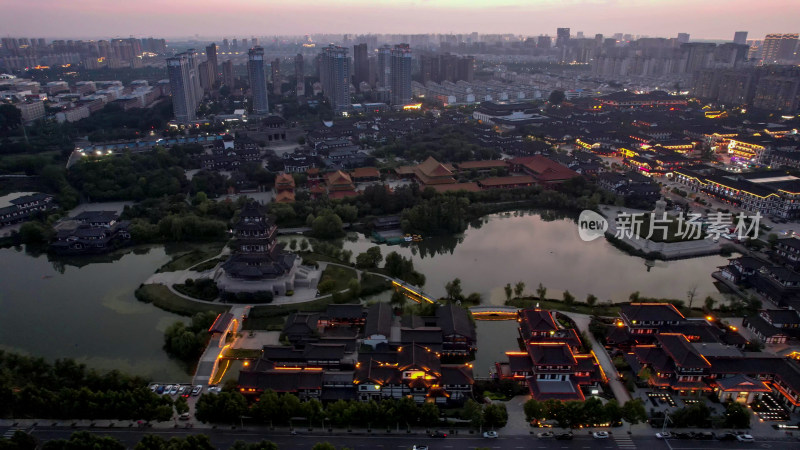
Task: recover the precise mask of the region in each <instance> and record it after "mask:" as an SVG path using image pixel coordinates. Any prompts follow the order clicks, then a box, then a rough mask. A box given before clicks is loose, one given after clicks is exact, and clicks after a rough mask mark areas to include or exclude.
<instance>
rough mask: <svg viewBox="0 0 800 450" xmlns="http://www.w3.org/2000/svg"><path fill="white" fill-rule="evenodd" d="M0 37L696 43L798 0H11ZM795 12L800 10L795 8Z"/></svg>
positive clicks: (785, 25)
mask: <svg viewBox="0 0 800 450" xmlns="http://www.w3.org/2000/svg"><path fill="white" fill-rule="evenodd" d="M3 12H4V14H3V15H2V17H0V29H1V30H2V33H3V36H23V37H45V38H74V39H90V38H106V37H127V36H130V35H133V36H137V37H143V36H156V37H164V38H181V37H195V36H199V37H211V38H216V37H220V36H241V37H248V36H277V35H283V36H287V35H294V36H299V35H304V34H317V33H332V34H340V33H347V34H364V33H382V34H392V33H396V34H418V33H470V32H478V33H481V34H493V33H498V34H499V33H512V34H517V35H528V36H533V35H539V34H549V35H551V36H552V35H554V34H555V30H556V27H567V28H570V29H571V31H572V34H573V35H575V34H576V33H577V32H579V31H583V32H584V34H585V35H586V37H592V36H594V35H595V33H602V34H604V35H611V34H613V33H626V34H633V35H647V36H651V37H674V36H676V35H677V33H689V34H690V35H691V38H692V39H693V40H696V39H712V40H723V39H724V40H731V39H732V38H733V33H734V32H735V31H748V32H749V38H750V39H763V37H764V35H766V34H767V33H789V32H797V31H798V29H799V28H800V26H798V25H797V20H796V16H797V14H796V13H798V12H800V3H798V1H797V0H770V1H769V2H753V1H750V0H706V1H705V2H696V1H694V0H496V1H489V0H462V1H459V0H405V1H392V0H335V1H331V0H296V1H292V2H291V3H285V2H283V1H279V2H275V1H272V0H228V1H227V2H224V3H221V2H212V1H211V0H171V1H168V2H163V1H154V0H139V1H137V2H125V3H122V2H116V1H108V0H70V1H63V0H6V1H5V2H4V6H3ZM792 12H794V13H795V14H792Z"/></svg>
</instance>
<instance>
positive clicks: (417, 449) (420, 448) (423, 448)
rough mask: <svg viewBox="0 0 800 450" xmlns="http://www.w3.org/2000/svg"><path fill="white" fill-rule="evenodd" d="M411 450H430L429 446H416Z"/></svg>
mask: <svg viewBox="0 0 800 450" xmlns="http://www.w3.org/2000/svg"><path fill="white" fill-rule="evenodd" d="M411 450H428V446H427V445H415V446H413V447H411Z"/></svg>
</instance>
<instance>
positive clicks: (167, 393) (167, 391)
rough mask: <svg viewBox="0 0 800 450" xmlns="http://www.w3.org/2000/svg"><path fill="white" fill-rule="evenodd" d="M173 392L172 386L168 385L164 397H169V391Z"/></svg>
mask: <svg viewBox="0 0 800 450" xmlns="http://www.w3.org/2000/svg"><path fill="white" fill-rule="evenodd" d="M171 390H172V385H171V384H168V385H167V387H165V388H164V395H169V391H171Z"/></svg>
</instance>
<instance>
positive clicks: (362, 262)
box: [356, 245, 383, 269]
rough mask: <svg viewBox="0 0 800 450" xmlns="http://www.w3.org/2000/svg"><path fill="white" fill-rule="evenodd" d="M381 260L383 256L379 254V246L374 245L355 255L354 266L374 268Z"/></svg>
mask: <svg viewBox="0 0 800 450" xmlns="http://www.w3.org/2000/svg"><path fill="white" fill-rule="evenodd" d="M382 260H383V256H382V255H381V248H380V247H378V246H377V245H376V246H374V247H370V248H368V249H367V251H366V252H364V253H359V254H358V256H356V267H358V268H359V269H374V268H377V267H378V265H379V264H380V263H381V261H382Z"/></svg>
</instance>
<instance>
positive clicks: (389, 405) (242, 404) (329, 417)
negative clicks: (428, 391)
mask: <svg viewBox="0 0 800 450" xmlns="http://www.w3.org/2000/svg"><path fill="white" fill-rule="evenodd" d="M458 415H459V418H463V419H467V420H470V421H472V422H473V423H472V424H473V425H474V426H476V427H477V426H489V427H503V426H505V424H506V422H507V420H508V413H507V412H506V410H505V405H481V404H479V403H477V402H474V401H468V402H467V404H466V406H465V407H464V408H462V409H461V410H459V411H458ZM242 416H247V417H251V418H252V420H255V421H256V422H258V423H261V424H267V425H273V426H274V425H293V426H300V425H303V426H308V427H317V426H320V427H321V426H323V423H325V424H326V425H329V426H333V427H337V428H345V427H347V428H350V427H358V428H362V427H366V428H395V427H402V428H407V427H436V426H437V425H440V424H441V423H440V416H441V411H440V410H439V406H437V405H436V404H434V403H424V404H422V405H418V404H417V403H416V402H414V400H413V399H411V398H402V399H399V400H395V399H383V400H381V401H378V402H376V401H369V402H361V401H355V400H353V401H345V400H337V401H336V402H332V403H328V404H326V405H323V404H322V403H321V402H320V401H318V400H316V399H312V400H309V401H305V402H303V401H300V399H299V398H297V397H296V396H294V395H292V394H278V393H275V392H274V391H270V390H268V391H265V392H264V393H262V394H261V396H260V397H259V398H258V400H257V401H255V402H254V403H252V404H248V401H247V399H246V398H245V397H244V396H243V395H241V394H240V393H238V392H236V391H224V392H222V393H220V394H206V395H203V396H202V397H200V399H199V400H198V401H197V404H196V406H195V417H197V419H198V420H200V421H202V422H212V423H238V422H239V421H240V420H241V419H240V417H242ZM297 418H300V420H299V422H300V423H298V421H296V420H295V419H297ZM293 420H295V421H294V422H293Z"/></svg>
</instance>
